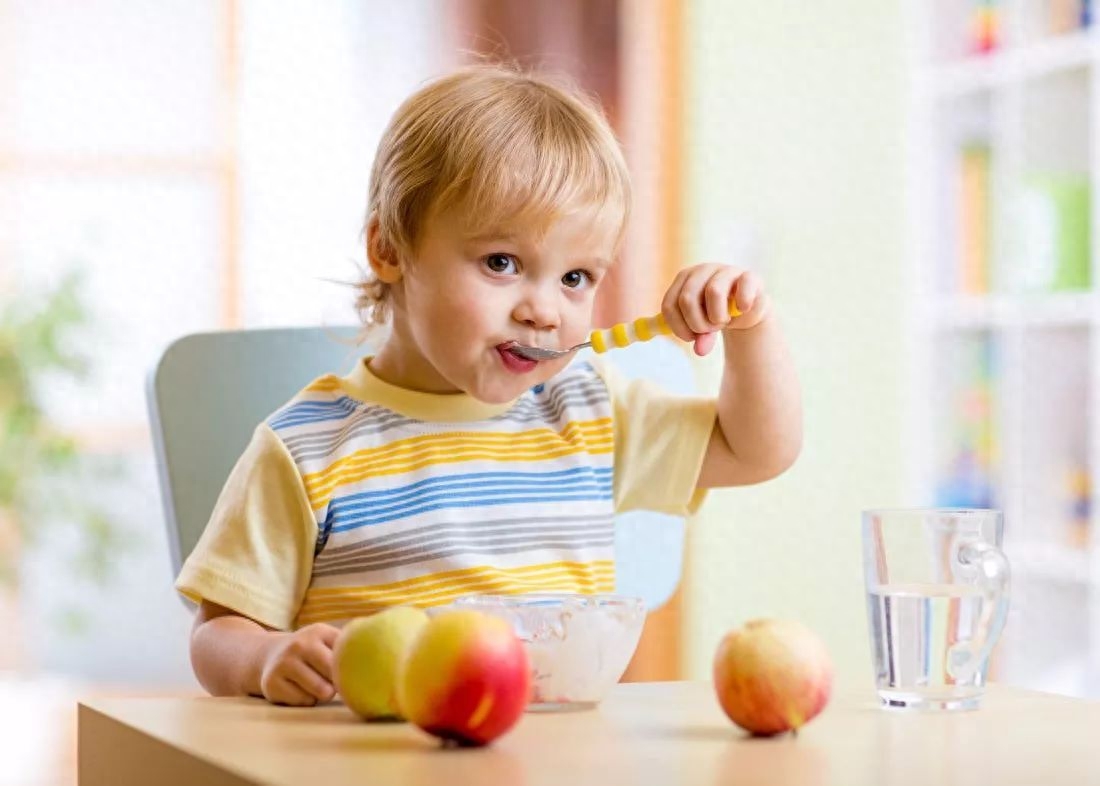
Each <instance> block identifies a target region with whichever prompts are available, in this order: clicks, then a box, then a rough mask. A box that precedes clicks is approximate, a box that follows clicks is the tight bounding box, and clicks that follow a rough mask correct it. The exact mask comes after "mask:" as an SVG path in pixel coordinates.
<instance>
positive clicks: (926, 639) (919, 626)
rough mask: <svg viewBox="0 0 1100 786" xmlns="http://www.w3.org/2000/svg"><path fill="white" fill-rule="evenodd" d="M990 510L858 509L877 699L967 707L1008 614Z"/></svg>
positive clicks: (976, 698) (997, 518)
mask: <svg viewBox="0 0 1100 786" xmlns="http://www.w3.org/2000/svg"><path fill="white" fill-rule="evenodd" d="M1003 537H1004V525H1003V522H1002V518H1001V514H1000V512H999V511H996V510H977V509H937V508H928V509H895V510H867V511H864V513H863V567H864V577H865V580H866V590H867V621H868V627H869V629H870V633H871V651H872V657H873V660H874V666H875V687H876V689H877V691H878V695H879V698H880V699H881V701H882V704H883V705H884V706H886V707H894V708H909V709H931V710H937V709H939V710H955V709H976V708H977V707H978V705H979V703H980V701H981V696H982V690H983V686H984V684H985V677H986V669H987V665H988V663H989V655H990V653H991V652H992V650H993V646H994V644H996V643H997V639H998V637H999V636H1000V635H1001V630H1002V629H1003V628H1004V623H1005V618H1006V616H1007V614H1008V598H1009V566H1008V559H1007V558H1006V557H1005V555H1004V552H1003V551H1002V550H1001V544H1002V542H1003Z"/></svg>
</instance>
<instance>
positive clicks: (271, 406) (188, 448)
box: [146, 327, 695, 610]
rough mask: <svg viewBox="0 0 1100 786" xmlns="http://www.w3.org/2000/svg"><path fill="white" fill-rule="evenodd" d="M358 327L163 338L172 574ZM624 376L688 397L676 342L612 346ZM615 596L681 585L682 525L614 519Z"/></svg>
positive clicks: (360, 349) (649, 601)
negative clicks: (279, 421)
mask: <svg viewBox="0 0 1100 786" xmlns="http://www.w3.org/2000/svg"><path fill="white" fill-rule="evenodd" d="M357 333H358V329H357V328H350V327H348V328H319V327H310V328H281V329H260V330H237V331H225V332H216V333H196V334H193V335H189V336H185V337H183V338H181V339H179V340H178V341H176V342H174V343H173V344H171V345H170V346H169V347H168V348H167V349H166V350H165V351H164V353H163V354H162V355H161V357H160V359H159V360H158V362H157V364H156V366H155V367H154V368H153V370H152V372H151V373H150V375H149V380H148V387H147V391H146V392H147V400H148V405H149V422H150V426H151V431H152V435H153V448H154V452H155V455H156V461H157V474H158V478H159V481H160V490H161V499H162V501H163V503H164V516H165V521H166V523H167V527H168V543H169V549H170V552H171V556H172V571H173V576H174V575H176V574H178V573H179V570H180V567H181V566H182V564H183V561H184V560H185V559H187V555H188V554H190V553H191V550H192V549H193V548H194V547H195V544H196V543H197V542H198V540H199V536H200V535H201V534H202V531H203V528H204V527H205V526H206V523H207V521H208V520H209V519H210V514H211V512H212V511H213V510H214V504H215V502H216V501H217V498H218V494H219V493H220V492H221V489H222V486H223V485H224V484H225V481H226V478H228V477H229V473H230V471H231V470H232V469H233V465H234V464H235V463H236V461H237V459H238V458H239V457H240V455H241V453H243V452H244V449H245V447H246V446H247V445H248V442H249V440H250V439H251V437H252V432H253V430H254V429H255V428H256V426H257V425H258V424H259V423H260V422H261V421H262V420H263V419H264V418H266V417H267V416H268V415H270V414H271V413H272V412H273V411H275V410H276V409H278V408H279V407H280V406H282V405H283V404H284V403H286V401H287V400H288V399H290V398H291V397H292V396H293V395H294V394H295V393H297V392H298V391H299V390H301V389H302V388H303V387H304V386H305V385H306V384H308V383H309V382H310V381H311V380H313V379H315V378H317V377H319V376H322V375H324V374H328V373H336V374H346V373H347V372H348V371H350V370H351V368H352V367H353V366H354V364H355V363H356V361H357V360H358V359H359V357H361V356H362V355H363V354H367V353H368V348H367V347H364V346H355V345H354V339H355V337H356V336H357ZM612 359H613V362H614V364H615V366H616V368H618V369H619V370H620V371H621V372H622V373H623V374H624V375H625V376H627V377H645V378H648V379H652V380H653V381H654V382H656V383H658V384H660V385H662V386H663V387H665V388H666V389H668V390H670V391H672V392H676V393H684V394H691V393H693V392H694V391H695V383H694V372H693V370H692V367H691V363H690V361H689V360H688V358H687V355H686V353H685V352H684V350H683V348H682V347H681V346H679V345H677V344H675V343H673V342H672V341H669V340H667V339H655V340H653V341H650V342H648V343H645V344H635V345H633V346H631V347H627V348H626V349H620V350H616V351H615V353H614V355H613V356H612ZM615 548H616V568H617V581H618V585H617V588H616V591H617V592H620V593H623V594H629V595H637V596H639V597H641V598H643V599H644V600H645V602H646V605H647V606H648V607H649V608H650V609H651V610H652V609H656V608H659V607H660V606H661V605H663V604H664V603H665V602H666V601H667V600H668V599H669V598H670V597H671V596H672V593H673V592H674V591H675V589H676V586H677V584H678V583H679V581H680V573H681V569H682V566H683V554H684V521H683V519H681V518H679V517H676V516H668V515H664V514H660V513H652V512H648V511H631V512H629V513H624V514H621V515H620V516H619V517H618V518H617V520H616V526H615Z"/></svg>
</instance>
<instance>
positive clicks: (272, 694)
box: [264, 677, 317, 707]
mask: <svg viewBox="0 0 1100 786" xmlns="http://www.w3.org/2000/svg"><path fill="white" fill-rule="evenodd" d="M264 698H266V699H267V700H268V701H270V702H271V703H272V704H286V705H289V706H291V707H312V706H313V705H314V704H316V703H317V697H316V696H313V695H311V694H310V693H309V692H308V691H305V690H303V689H302V688H301V687H299V686H298V685H297V684H296V683H295V682H294V681H293V680H290V679H288V678H287V677H276V678H275V679H274V680H272V681H271V684H270V685H269V686H268V688H267V690H265V691H264Z"/></svg>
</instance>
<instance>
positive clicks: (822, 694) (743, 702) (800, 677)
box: [714, 619, 833, 736]
mask: <svg viewBox="0 0 1100 786" xmlns="http://www.w3.org/2000/svg"><path fill="white" fill-rule="evenodd" d="M832 686H833V665H832V660H831V659H830V658H829V652H828V650H826V649H825V645H824V644H823V643H822V642H821V639H819V638H818V637H817V636H816V635H815V634H814V632H813V631H811V630H810V629H809V628H807V627H806V626H805V625H803V624H801V623H799V622H795V621H793V620H771V619H758V620H751V621H750V622H747V623H745V626H744V627H743V628H740V629H738V630H733V631H730V632H729V633H727V634H726V635H725V637H724V638H723V639H722V641H721V643H720V644H719V645H718V651H717V652H716V653H715V655H714V690H715V693H716V694H717V696H718V703H719V704H721V705H722V709H723V710H724V711H725V713H726V715H728V716H729V718H730V720H732V721H733V722H734V723H736V724H737V725H738V726H740V727H741V728H742V729H744V730H745V731H748V732H750V733H752V734H756V735H760V736H770V735H773V734H781V733H783V732H786V731H793V732H797V731H798V729H799V728H800V727H801V726H803V725H804V724H806V723H808V722H809V721H810V720H812V719H813V718H814V717H815V716H817V714H818V713H819V712H821V711H822V710H823V709H824V708H825V705H826V704H827V703H828V701H829V695H830V694H831V692H832Z"/></svg>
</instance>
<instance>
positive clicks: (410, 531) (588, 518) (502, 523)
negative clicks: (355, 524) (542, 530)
mask: <svg viewBox="0 0 1100 786" xmlns="http://www.w3.org/2000/svg"><path fill="white" fill-rule="evenodd" d="M614 523H615V517H614V516H613V515H610V516H608V515H599V514H595V515H592V514H589V515H581V516H537V517H535V516H529V517H524V518H507V519H494V520H490V521H471V522H454V523H447V524H442V525H441V524H440V523H439V522H434V523H431V524H425V525H423V526H419V527H410V528H407V529H405V528H403V529H401V531H399V532H391V533H389V534H387V535H379V536H378V537H375V538H364V539H363V540H359V541H356V542H355V543H349V544H347V545H344V546H329V547H328V548H326V549H325V550H324V551H323V552H322V556H327V555H330V554H342V553H343V552H345V551H358V550H359V549H363V548H369V549H371V550H378V549H381V548H382V547H384V546H403V545H405V543H406V541H408V540H410V539H416V538H422V537H425V536H431V535H432V534H433V533H436V532H439V533H446V532H471V531H477V532H499V531H502V530H509V529H514V528H515V526H516V525H517V524H553V525H555V526H562V525H563V524H564V525H569V524H587V525H589V526H593V527H610V526H614Z"/></svg>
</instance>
